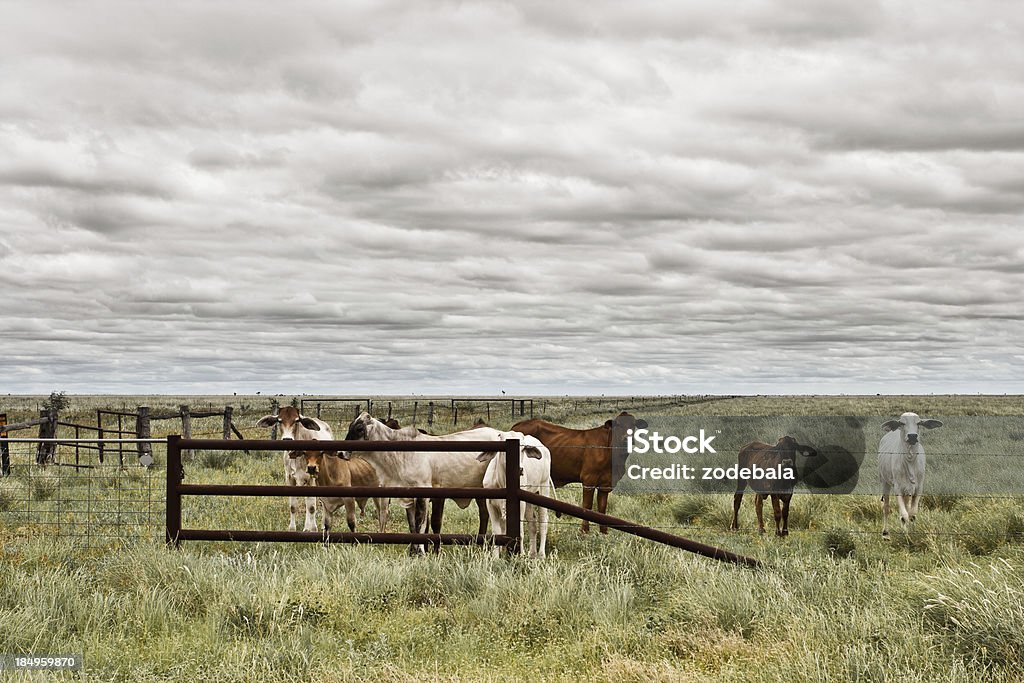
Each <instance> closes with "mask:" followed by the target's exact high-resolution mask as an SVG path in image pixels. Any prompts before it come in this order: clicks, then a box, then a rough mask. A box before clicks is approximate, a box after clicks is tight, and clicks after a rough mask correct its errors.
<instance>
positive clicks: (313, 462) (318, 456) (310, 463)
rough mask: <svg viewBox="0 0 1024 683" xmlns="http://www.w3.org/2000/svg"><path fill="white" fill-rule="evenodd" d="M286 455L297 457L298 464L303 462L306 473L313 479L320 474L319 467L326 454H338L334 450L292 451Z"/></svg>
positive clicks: (321, 465)
mask: <svg viewBox="0 0 1024 683" xmlns="http://www.w3.org/2000/svg"><path fill="white" fill-rule="evenodd" d="M293 454H294V455H293ZM288 455H289V456H292V457H298V458H299V459H300V460H299V462H300V464H302V463H304V464H305V466H306V474H308V475H309V476H311V477H313V478H314V479H315V478H316V477H317V476H319V475H320V468H321V467H323V465H324V458H327V457H328V456H335V457H336V456H337V455H338V454H337V453H336V452H334V451H292V452H291V453H289V454H288Z"/></svg>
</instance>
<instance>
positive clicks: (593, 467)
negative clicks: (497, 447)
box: [512, 411, 647, 534]
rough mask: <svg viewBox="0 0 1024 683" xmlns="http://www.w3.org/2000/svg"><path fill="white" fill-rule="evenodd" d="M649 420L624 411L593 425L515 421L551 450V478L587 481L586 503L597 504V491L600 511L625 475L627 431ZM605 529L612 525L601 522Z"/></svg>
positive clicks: (587, 527)
mask: <svg viewBox="0 0 1024 683" xmlns="http://www.w3.org/2000/svg"><path fill="white" fill-rule="evenodd" d="M646 427H647V423H646V422H644V421H643V420H637V419H636V418H634V417H633V416H632V415H630V414H629V413H627V412H625V411H623V412H621V413H619V415H618V417H616V418H615V419H614V420H608V421H606V422H605V423H604V424H603V425H601V426H600V427H594V428H592V429H570V428H569V427H562V426H560V425H556V424H552V423H550V422H545V421H544V420H524V421H522V422H517V423H516V424H514V425H512V431H514V432H520V433H522V434H527V435H529V436H533V437H536V438H537V439H538V440H539V441H540V442H541V443H543V444H544V445H545V446H547V448H548V450H549V451H551V479H552V481H553V482H554V484H555V486H557V487H559V488H560V487H562V486H565V485H566V484H571V483H576V482H579V483H581V484H583V507H584V509H587V510H590V509H592V508H593V507H594V491H595V490H596V491H597V511H598V512H601V513H605V512H607V510H608V493H609V492H610V491H611V490H612V488H613V487H614V486H615V484H616V483H618V480H619V479H620V478H621V477H622V471H623V469H624V463H625V458H626V456H627V455H628V454H627V453H626V432H627V431H628V430H630V429H634V428H636V429H644V428H646ZM581 530H582V531H583V533H587V532H588V531H589V530H590V522H588V521H587V520H583V524H582V527H581ZM601 533H602V534H607V533H608V527H607V526H605V525H603V524H602V525H601Z"/></svg>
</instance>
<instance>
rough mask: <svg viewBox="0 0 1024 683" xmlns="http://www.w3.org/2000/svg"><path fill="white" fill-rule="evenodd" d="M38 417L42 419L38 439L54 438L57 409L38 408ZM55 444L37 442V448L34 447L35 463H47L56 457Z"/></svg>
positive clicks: (55, 434)
mask: <svg viewBox="0 0 1024 683" xmlns="http://www.w3.org/2000/svg"><path fill="white" fill-rule="evenodd" d="M39 417H40V418H41V419H43V420H44V421H43V422H41V423H40V424H39V438H40V439H56V438H57V411H56V410H53V409H52V408H51V409H50V410H40V411H39ZM56 454H57V444H55V443H52V442H50V443H47V442H42V441H40V442H39V446H38V448H36V464H37V465H47V464H49V463H51V462H53V461H54V460H55V459H56Z"/></svg>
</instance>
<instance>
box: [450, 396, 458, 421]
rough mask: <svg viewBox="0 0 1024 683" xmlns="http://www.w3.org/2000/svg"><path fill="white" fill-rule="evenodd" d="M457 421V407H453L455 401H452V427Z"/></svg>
mask: <svg viewBox="0 0 1024 683" xmlns="http://www.w3.org/2000/svg"><path fill="white" fill-rule="evenodd" d="M458 421H459V407H458V406H457V405H455V399H454V398H453V399H452V427H454V426H455V423H456V422H458Z"/></svg>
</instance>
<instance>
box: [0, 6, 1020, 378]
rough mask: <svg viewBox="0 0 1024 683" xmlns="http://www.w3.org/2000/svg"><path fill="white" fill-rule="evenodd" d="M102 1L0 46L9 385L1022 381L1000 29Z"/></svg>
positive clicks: (900, 17) (834, 12)
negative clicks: (141, 5) (142, 4)
mask: <svg viewBox="0 0 1024 683" xmlns="http://www.w3.org/2000/svg"><path fill="white" fill-rule="evenodd" d="M102 9H103V10H105V11H96V10H94V9H92V8H89V9H86V8H85V7H84V6H76V5H59V6H58V5H50V4H37V5H32V6H31V7H30V6H25V7H24V8H19V9H18V10H16V11H12V12H10V13H9V15H10V21H11V26H12V28H11V29H9V30H7V31H6V32H5V34H10V38H11V39H10V40H6V41H0V57H2V58H3V60H4V63H5V67H6V68H5V69H4V72H3V73H2V74H0V86H2V87H0V112H2V113H3V118H4V120H5V121H8V122H10V123H9V124H8V125H6V126H5V127H2V128H0V152H2V154H0V156H2V157H3V161H2V162H0V247H2V251H0V285H2V287H3V289H4V293H5V298H7V299H8V300H13V301H17V302H19V306H18V308H17V309H15V310H13V311H10V312H9V315H8V317H7V318H6V319H5V325H4V326H2V328H0V339H2V341H3V344H4V350H5V356H6V357H7V358H9V359H13V367H12V369H11V370H10V371H9V372H8V374H7V375H6V376H5V381H6V382H7V384H6V385H7V386H9V387H10V388H11V389H12V390H19V391H37V392H47V391H49V390H51V389H54V388H59V389H66V390H69V391H133V390H134V391H138V390H141V391H145V392H153V391H161V392H162V391H166V392H177V391H190V392H196V391H226V392H227V393H231V392H232V391H240V392H241V391H256V390H261V391H265V392H267V391H275V392H278V391H280V392H286V393H296V392H302V391H306V392H337V391H346V392H348V391H351V392H370V393H381V392H394V393H408V392H413V391H415V392H429V391H436V392H441V393H447V392H453V391H462V392H465V393H495V392H497V391H498V389H504V390H506V391H509V392H522V393H537V392H545V393H558V394H563V393H566V392H570V391H571V392H596V393H616V392H629V393H636V392H661V393H678V392H694V393H708V392H721V393H740V392H742V393H758V392H761V393H764V392H766V391H770V392H773V393H779V392H785V391H790V392H803V391H807V392H826V391H827V392H828V393H835V392H843V391H845V392H848V393H853V392H857V391H870V392H871V393H874V392H875V391H892V392H897V391H902V390H908V389H910V390H915V391H934V390H939V391H942V390H946V391H976V390H993V391H1000V392H1002V391H1007V390H1011V391H1012V390H1016V391H1022V390H1024V384H1022V382H1024V377H1022V375H1021V373H1020V370H1019V367H1020V359H1019V343H1018V340H1019V338H1020V334H1021V332H1024V329H1022V327H1021V319H1020V318H1021V316H1020V314H1019V313H1018V309H1019V304H1018V300H1019V292H1020V290H1021V287H1022V285H1024V270H1022V268H1024V267H1022V266H1021V264H1022V263H1024V242H1022V241H1021V238H1020V237H1018V235H1017V233H1018V232H1019V231H1018V230H1017V226H1016V224H1017V222H1018V221H1017V218H1018V217H1019V216H1018V214H1019V213H1020V208H1021V197H1022V192H1021V188H1022V187H1024V185H1022V176H1021V174H1020V172H1019V168H1018V167H1019V166H1020V163H1019V161H1020V159H1019V157H1020V143H1019V140H1018V139H1017V138H1019V137H1022V136H1020V135H1019V133H1020V131H1018V128H1019V126H1018V123H1019V122H1018V121H1017V120H1016V119H1015V118H1014V116H1015V114H1014V113H1015V112H1016V111H1017V110H1018V109H1019V108H1020V107H1018V106H1016V105H1018V104H1020V103H1019V102H1018V101H1017V100H1018V98H1019V92H1018V89H1017V88H1016V86H1015V83H1016V78H1017V74H1018V73H1019V72H1020V67H1021V66H1022V63H1021V60H1020V58H1019V57H1018V56H1016V55H1014V54H1013V52H1014V51H1012V50H1009V51H1007V50H1000V49H995V48H1000V47H1001V46H1002V47H1005V46H1009V45H1015V44H1016V43H1017V42H1020V41H1019V40H1014V39H1015V38H1020V37H1021V34H1022V33H1024V27H1022V26H1021V25H1020V22H1019V21H1017V20H1016V19H1012V18H1008V19H1007V20H1006V21H1004V23H1003V27H1002V28H1001V29H1000V28H997V27H996V26H995V25H994V24H992V22H987V21H986V20H985V19H984V16H985V15H986V14H989V15H992V13H994V12H998V11H1000V10H999V9H998V7H997V6H987V7H986V6H976V7H972V8H971V11H970V12H969V13H966V12H964V11H961V10H958V9H956V8H952V7H936V8H934V9H933V10H932V11H930V12H928V13H913V12H910V11H909V10H906V9H905V8H902V7H899V6H891V5H887V6H883V5H879V4H876V3H867V4H864V3H861V4H859V5H858V4H850V3H838V2H829V3H826V4H818V5H816V6H814V7H810V6H808V7H806V8H805V7H803V6H800V7H797V6H795V5H791V4H780V3H775V2H768V1H766V0H756V1H751V2H741V3H738V4H734V5H729V6H728V7H726V6H723V5H722V4H721V3H704V2H700V3H693V4H690V5H687V6H686V7H684V8H678V7H677V8H673V9H672V10H671V11H670V10H668V9H666V8H665V7H664V6H662V5H659V4H657V3H648V2H642V3H639V4H636V3H633V4H630V5H629V6H628V7H627V6H625V5H619V4H616V3H606V2H601V3H596V4H595V3H587V4H586V5H585V6H584V5H583V4H581V3H575V4H569V5H552V4H550V3H548V4H543V5H542V4H539V3H527V4H520V5H516V6H508V5H487V4H482V3H461V4H441V5H431V6H411V7H410V6H406V5H403V4H400V3H391V4H374V5H372V6H369V5H368V6H351V7H349V6H345V7H338V8H333V7H326V6H323V5H314V4H309V5H303V6H301V7H300V10H298V11H297V10H295V9H289V10H284V9H281V8H278V7H276V6H271V5H244V6H243V5H239V4H232V3H220V4H218V5H216V6H211V5H208V4H205V3H197V4H185V5H175V6H174V7H173V8H171V7H170V6H169V7H167V8H157V9H153V8H148V9H145V10H143V9H140V8H139V6H137V5H134V4H130V3H129V4H121V3H109V4H108V3H103V5H102ZM115 15H116V16H117V17H118V21H116V22H114V21H110V20H109V17H110V16H115ZM978 17H981V18H980V19H979V18H978ZM380 27H387V30H381V28H380ZM964 27H967V28H969V29H970V30H965V29H964ZM144 36H146V37H151V38H152V39H149V38H146V39H143V38H142V37H144ZM424 36H429V38H430V39H429V40H424ZM1000 51H1002V52H1003V54H1001V55H1000V54H999V53H1000ZM997 55H999V56H997ZM28 103H31V104H28ZM922 358H925V359H931V362H928V363H926V362H924V361H922ZM311 368H315V369H316V372H311V371H310V369H311ZM908 368H909V369H910V370H908Z"/></svg>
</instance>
